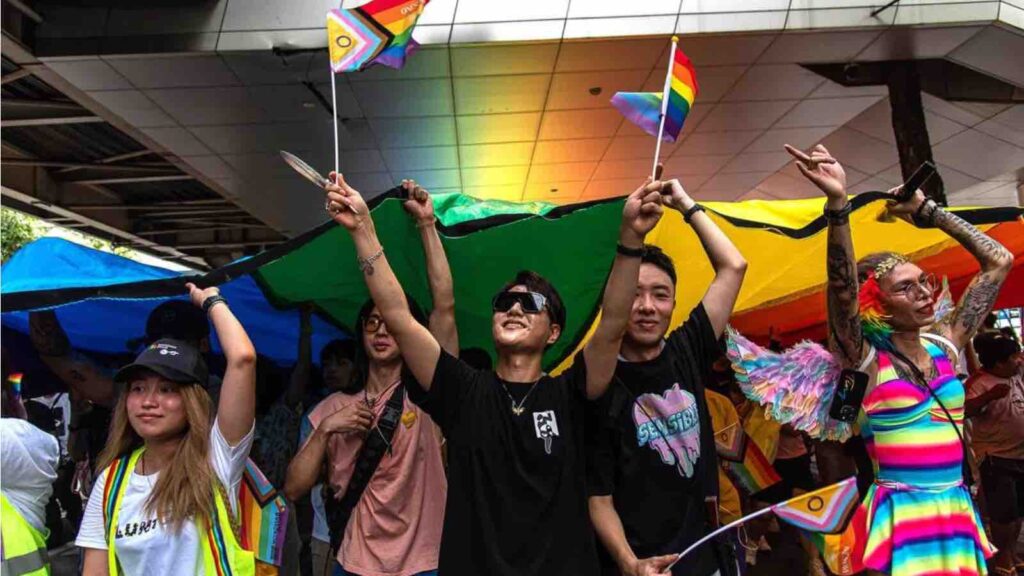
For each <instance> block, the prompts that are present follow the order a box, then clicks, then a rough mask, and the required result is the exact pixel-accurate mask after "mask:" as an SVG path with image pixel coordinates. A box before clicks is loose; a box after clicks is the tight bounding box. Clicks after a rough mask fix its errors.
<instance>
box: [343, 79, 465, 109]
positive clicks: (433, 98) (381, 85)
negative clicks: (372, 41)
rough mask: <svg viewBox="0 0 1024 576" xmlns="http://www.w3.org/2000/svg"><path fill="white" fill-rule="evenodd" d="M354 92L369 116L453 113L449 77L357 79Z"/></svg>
mask: <svg viewBox="0 0 1024 576" xmlns="http://www.w3.org/2000/svg"><path fill="white" fill-rule="evenodd" d="M352 91H353V92H354V93H355V96H356V100H357V101H358V102H359V107H360V108H361V109H362V111H363V113H364V114H365V115H366V116H368V117H407V116H450V115H451V114H452V89H451V82H450V81H449V80H448V79H447V78H438V79H419V80H390V81H380V82H356V83H353V84H352Z"/></svg>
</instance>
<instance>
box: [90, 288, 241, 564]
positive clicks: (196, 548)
mask: <svg viewBox="0 0 1024 576" xmlns="http://www.w3.org/2000/svg"><path fill="white" fill-rule="evenodd" d="M187 287H188V290H189V295H190V298H191V300H192V303H193V304H194V305H195V306H197V307H198V308H201V309H202V310H203V311H205V312H206V314H207V315H208V316H209V319H210V321H211V322H212V323H213V327H214V329H215V330H216V332H217V337H218V339H219V341H220V342H221V345H222V348H223V350H224V355H225V357H226V361H227V370H226V372H225V374H224V383H223V387H222V389H221V394H220V402H219V405H218V406H217V409H216V412H215V413H213V414H211V411H212V410H211V408H212V402H211V400H210V396H209V395H208V394H207V392H206V390H205V389H204V387H203V385H204V384H205V383H206V381H207V378H208V371H207V368H206V364H205V362H204V361H203V358H202V355H201V354H200V352H199V350H197V349H196V348H195V346H194V345H193V344H191V343H188V342H185V341H182V340H175V339H169V338H168V339H160V340H157V341H156V342H154V343H152V344H151V345H150V346H149V347H147V348H146V349H145V350H143V351H142V353H141V354H139V356H138V357H137V358H136V360H135V362H133V363H132V364H130V365H128V366H126V367H124V368H122V369H121V370H120V371H119V372H118V373H117V375H116V376H115V380H116V381H117V382H118V383H120V384H123V385H124V388H123V390H122V391H121V394H120V396H119V398H118V401H117V404H116V405H115V407H114V414H113V422H112V424H111V431H110V437H109V438H108V440H107V445H106V447H105V449H104V451H103V453H102V454H101V456H100V459H99V466H98V468H97V470H98V471H99V476H98V478H97V481H96V484H95V486H94V489H93V491H92V495H91V496H90V498H89V504H88V506H87V507H86V511H85V517H84V518H83V521H82V527H81V530H80V532H79V534H78V539H77V544H78V545H79V546H81V547H82V548H85V567H84V573H85V574H86V575H96V576H99V575H104V574H126V575H133V574H146V575H161V574H167V575H169V574H206V575H213V574H222V573H230V574H237V575H245V574H253V572H254V560H253V556H252V553H250V552H246V551H245V550H243V549H242V548H241V547H240V546H239V545H238V541H237V530H236V529H235V528H233V525H234V522H233V521H232V517H233V516H234V511H236V510H237V506H238V502H237V493H238V486H239V482H240V481H241V478H242V474H243V472H244V469H245V462H246V458H247V456H248V454H249V448H250V446H251V445H252V434H253V421H254V412H255V390H254V387H255V386H254V383H255V373H256V369H255V365H256V350H255V349H254V348H253V345H252V342H251V341H250V340H249V337H248V335H247V334H246V332H245V329H244V328H243V327H242V325H241V324H240V323H239V322H238V320H237V319H236V318H235V316H234V314H232V312H231V310H230V308H229V307H228V305H227V301H226V300H225V299H224V298H223V297H221V296H220V294H219V291H218V290H217V289H216V288H206V289H199V288H198V287H196V286H195V285H193V284H188V285H187ZM229 506H230V509H229V508H228V507H229ZM229 510H232V511H231V512H229Z"/></svg>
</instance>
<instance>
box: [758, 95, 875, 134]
mask: <svg viewBox="0 0 1024 576" xmlns="http://www.w3.org/2000/svg"><path fill="white" fill-rule="evenodd" d="M879 98H880V97H879V96H859V97H857V98H829V99H823V100H804V101H803V102H800V103H799V104H797V105H796V106H794V107H793V109H792V110H790V111H789V112H788V113H786V115H785V117H783V118H782V119H781V120H779V122H778V124H777V126H778V127H779V128H810V127H815V126H841V125H843V124H846V123H847V122H849V121H850V120H851V119H852V118H854V117H855V116H857V115H858V114H860V113H861V112H863V111H864V110H865V109H866V108H868V107H869V106H871V105H872V104H874V103H875V102H878V100H879Z"/></svg>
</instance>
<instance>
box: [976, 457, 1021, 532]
mask: <svg viewBox="0 0 1024 576" xmlns="http://www.w3.org/2000/svg"><path fill="white" fill-rule="evenodd" d="M981 489H982V490H984V491H985V504H986V507H987V508H988V512H989V516H990V517H991V519H992V521H993V522H996V523H998V524H1009V523H1011V522H1014V521H1016V520H1019V519H1020V518H1022V517H1024V460H1011V459H1009V458H999V457H998V456H987V457H986V458H985V459H984V460H982V462H981Z"/></svg>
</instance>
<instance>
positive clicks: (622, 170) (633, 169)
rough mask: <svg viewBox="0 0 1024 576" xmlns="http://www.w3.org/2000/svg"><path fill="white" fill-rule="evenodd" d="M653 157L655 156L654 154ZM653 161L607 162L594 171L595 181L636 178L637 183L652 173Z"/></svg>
mask: <svg viewBox="0 0 1024 576" xmlns="http://www.w3.org/2000/svg"><path fill="white" fill-rule="evenodd" d="M652 156H653V154H652ZM651 165H652V160H651V159H646V160H605V161H603V162H601V164H600V165H599V166H598V167H597V170H595V171H594V176H593V179H594V180H617V179H619V178H634V179H635V180H636V181H637V182H640V181H642V180H643V179H644V177H645V176H648V175H650V173H651Z"/></svg>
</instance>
